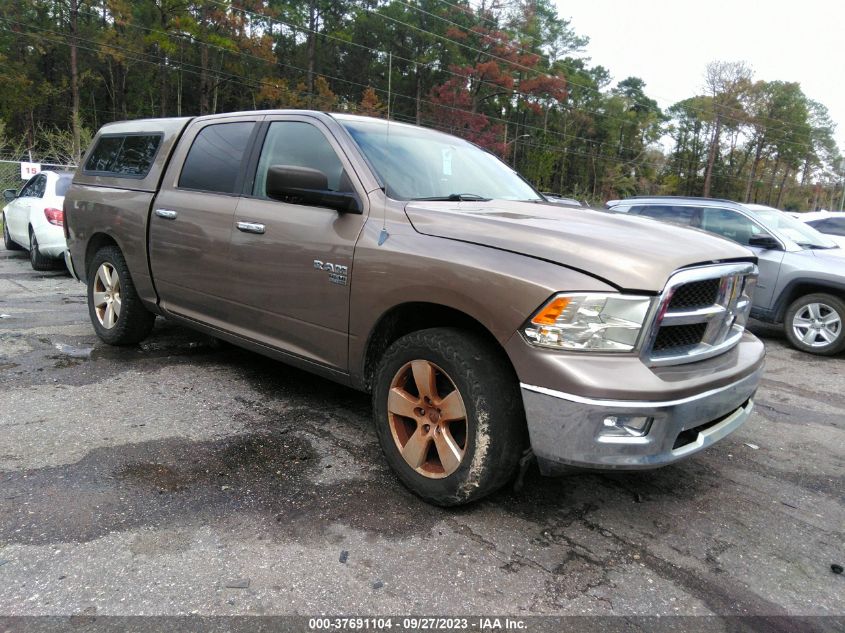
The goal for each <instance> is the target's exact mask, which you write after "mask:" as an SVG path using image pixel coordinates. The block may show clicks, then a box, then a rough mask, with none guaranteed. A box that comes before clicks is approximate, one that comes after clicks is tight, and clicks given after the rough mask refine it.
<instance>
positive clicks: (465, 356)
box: [373, 328, 527, 506]
mask: <svg viewBox="0 0 845 633" xmlns="http://www.w3.org/2000/svg"><path fill="white" fill-rule="evenodd" d="M374 380H375V382H374V385H373V414H374V419H375V426H376V433H377V434H378V438H379V442H380V443H381V447H382V450H383V451H384V454H385V458H386V459H387V462H388V464H390V466H391V468H392V469H393V470H394V472H395V473H396V474H397V476H398V477H399V479H400V480H401V481H402V483H403V484H405V486H407V487H408V488H409V489H410V490H411V492H413V493H414V494H416V495H418V496H419V497H421V498H423V499H424V500H426V501H428V502H429V503H433V504H436V505H440V506H453V505H460V504H464V503H469V502H471V501H475V500H477V499H480V498H482V497H484V496H486V495H489V494H490V493H492V492H494V491H495V490H497V489H499V488H501V487H502V486H503V485H504V484H506V483H507V482H508V481H509V480H510V479H511V478H512V477H513V476H514V474H515V472H516V468H517V465H518V463H519V458H520V456H521V454H522V452H523V449H524V447H525V445H526V437H527V434H526V425H525V413H524V410H523V407H522V398H521V397H520V393H519V382H518V380H517V378H516V375H515V374H514V372H513V369H512V368H511V367H510V364H509V362H508V360H507V357H506V356H505V355H504V353H503V352H502V351H501V350H499V349H497V348H496V347H495V346H494V345H493V344H491V343H490V342H488V341H487V340H486V339H484V338H483V337H481V336H479V335H477V334H475V333H473V332H469V331H465V330H459V329H455V328H434V329H428V330H421V331H419V332H414V333H412V334H408V335H407V336H403V337H402V338H400V339H399V340H398V341H396V342H395V343H393V345H391V346H390V348H388V350H387V351H386V352H385V354H384V356H383V357H382V359H381V362H380V363H379V367H378V370H377V371H376V375H375V379H374ZM418 385H422V387H419V386H418ZM426 385H429V387H426ZM426 392H427V393H428V394H429V395H428V396H427V395H426ZM455 394H457V396H456V395H455ZM397 411H401V414H397V413H396V412H397ZM461 415H463V422H461V419H462V418H461Z"/></svg>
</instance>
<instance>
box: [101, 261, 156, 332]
mask: <svg viewBox="0 0 845 633" xmlns="http://www.w3.org/2000/svg"><path fill="white" fill-rule="evenodd" d="M88 314H89V316H90V317H91V323H92V325H93V326H94V331H95V332H96V333H97V336H99V337H100V338H101V339H102V340H103V341H105V342H106V343H108V344H109V345H135V344H136V343H140V342H141V341H143V340H144V339H145V338H147V336H148V335H149V334H150V332H151V331H152V329H153V324H154V323H155V315H154V314H153V313H152V312H150V311H149V310H147V309H146V308H145V307H144V305H143V304H142V303H141V299H140V297H139V296H138V292H137V291H136V290H135V285H134V284H133V283H132V276H131V275H130V274H129V267H128V266H127V265H126V260H125V259H124V258H123V253H121V252H120V249H119V248H117V247H116V246H104V247H102V248H101V249H100V250H98V251H97V253H96V254H95V255H94V258H93V259H92V260H91V264H90V265H89V266H88Z"/></svg>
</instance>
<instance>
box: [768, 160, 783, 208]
mask: <svg viewBox="0 0 845 633" xmlns="http://www.w3.org/2000/svg"><path fill="white" fill-rule="evenodd" d="M779 169H780V156H778V157H777V160H776V161H775V168H774V169H773V170H772V179H771V181H770V183H769V195H768V196H766V204H767V205H769V206H771V205H772V194H773V193H774V192H775V178H777V177H778V170H779Z"/></svg>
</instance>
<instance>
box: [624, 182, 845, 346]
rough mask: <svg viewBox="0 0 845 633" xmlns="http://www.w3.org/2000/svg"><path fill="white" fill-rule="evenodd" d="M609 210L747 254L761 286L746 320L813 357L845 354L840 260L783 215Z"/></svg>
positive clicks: (666, 200)
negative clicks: (702, 234) (767, 326)
mask: <svg viewBox="0 0 845 633" xmlns="http://www.w3.org/2000/svg"><path fill="white" fill-rule="evenodd" d="M611 209H612V210H613V211H615V212H618V213H627V214H629V215H642V216H647V217H651V218H655V219H658V220H663V221H664V222H671V223H674V224H680V225H682V226H687V227H692V228H697V229H702V230H704V231H708V232H710V233H715V234H716V235H721V236H722V237H725V238H728V239H730V240H733V241H734V242H737V243H739V244H741V245H743V246H746V247H748V248H750V249H751V250H752V251H754V252H755V253H756V255H757V257H758V260H759V262H758V266H759V268H760V278H759V280H758V282H757V289H756V290H755V291H754V305H753V308H752V309H751V316H753V317H755V318H757V319H760V320H761V321H767V322H770V323H776V324H782V326H783V329H784V332H785V333H786V337H787V338H788V339H789V342H790V343H791V344H792V345H793V346H794V347H796V348H797V349H800V350H802V351H805V352H810V353H811V354H821V355H827V356H829V355H833V354H838V353H839V352H841V351H842V350H843V349H845V334H843V332H842V324H843V320H845V252H843V250H842V249H840V248H839V247H838V246H837V244H836V243H835V242H834V241H833V240H831V239H830V238H829V237H828V236H826V235H822V234H821V233H819V232H818V231H816V230H815V229H814V228H812V227H811V226H808V225H806V224H804V223H802V222H800V221H799V220H796V219H795V218H793V217H791V216H790V215H789V214H787V213H784V212H783V211H778V210H777V209H774V208H772V207H767V206H764V205H757V204H739V203H737V202H731V201H730V200H714V199H707V198H674V197H656V198H645V197H640V198H628V199H626V200H622V201H619V202H617V203H616V204H615V205H613V206H612V207H611Z"/></svg>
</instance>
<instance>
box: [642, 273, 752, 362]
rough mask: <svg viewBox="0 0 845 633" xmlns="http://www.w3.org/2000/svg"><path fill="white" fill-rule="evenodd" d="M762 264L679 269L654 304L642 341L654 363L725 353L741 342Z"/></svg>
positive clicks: (648, 359) (646, 352) (694, 359)
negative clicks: (650, 324) (643, 340)
mask: <svg viewBox="0 0 845 633" xmlns="http://www.w3.org/2000/svg"><path fill="white" fill-rule="evenodd" d="M756 280H757V267H756V266H755V265H754V264H751V263H743V264H720V265H714V266H702V267H700V268H689V269H684V270H681V271H678V272H677V273H675V274H674V275H672V277H671V278H670V279H669V283H668V284H666V288H665V289H664V290H663V293H662V294H661V295H660V298H659V300H658V301H657V304H656V306H655V309H654V313H653V314H654V317H653V325H652V327H651V330H650V332H649V335H648V336H647V338H646V342H645V344H644V346H643V355H644V357H645V359H646V360H647V362H648V363H649V364H651V365H677V364H681V363H689V362H693V361H696V360H703V359H705V358H710V357H712V356H716V355H718V354H721V353H723V352H726V351H727V350H729V349H730V348H731V347H733V346H734V345H736V344H737V343H738V342H739V339H740V338H741V337H742V333H743V331H744V330H745V324H746V321H747V320H748V314H749V312H750V311H751V297H752V295H753V292H754V286H755V283H756Z"/></svg>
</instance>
